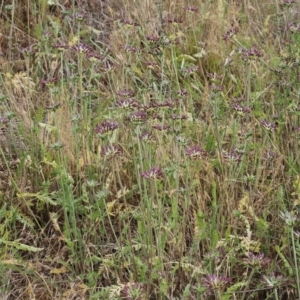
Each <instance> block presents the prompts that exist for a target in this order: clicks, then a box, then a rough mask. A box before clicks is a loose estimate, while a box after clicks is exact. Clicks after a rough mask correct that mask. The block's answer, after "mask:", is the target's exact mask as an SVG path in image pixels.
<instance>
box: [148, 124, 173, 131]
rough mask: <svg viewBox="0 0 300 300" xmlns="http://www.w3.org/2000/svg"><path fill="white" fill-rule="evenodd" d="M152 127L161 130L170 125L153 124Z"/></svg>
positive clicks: (168, 127) (166, 128)
mask: <svg viewBox="0 0 300 300" xmlns="http://www.w3.org/2000/svg"><path fill="white" fill-rule="evenodd" d="M152 128H154V129H156V130H159V131H163V130H168V129H170V126H169V125H153V126H152Z"/></svg>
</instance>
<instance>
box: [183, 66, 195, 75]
mask: <svg viewBox="0 0 300 300" xmlns="http://www.w3.org/2000/svg"><path fill="white" fill-rule="evenodd" d="M197 71H198V67H197V66H189V67H187V68H186V69H185V70H183V72H184V73H186V74H188V75H190V74H194V73H195V72H197Z"/></svg>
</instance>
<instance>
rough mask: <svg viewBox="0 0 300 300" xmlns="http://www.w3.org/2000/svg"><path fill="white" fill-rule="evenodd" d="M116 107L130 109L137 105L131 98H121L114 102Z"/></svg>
mask: <svg viewBox="0 0 300 300" xmlns="http://www.w3.org/2000/svg"><path fill="white" fill-rule="evenodd" d="M116 106H117V107H120V108H123V109H131V108H135V107H137V106H138V103H137V101H136V100H135V99H133V98H121V99H118V100H117V102H116Z"/></svg>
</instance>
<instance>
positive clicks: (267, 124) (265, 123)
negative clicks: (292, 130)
mask: <svg viewBox="0 0 300 300" xmlns="http://www.w3.org/2000/svg"><path fill="white" fill-rule="evenodd" d="M260 124H261V125H262V126H263V127H265V128H266V129H267V130H273V129H276V128H277V124H276V123H272V122H269V121H266V120H261V121H260Z"/></svg>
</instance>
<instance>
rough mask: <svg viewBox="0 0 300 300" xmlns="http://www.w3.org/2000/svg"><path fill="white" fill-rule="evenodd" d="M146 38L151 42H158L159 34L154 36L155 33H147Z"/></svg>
mask: <svg viewBox="0 0 300 300" xmlns="http://www.w3.org/2000/svg"><path fill="white" fill-rule="evenodd" d="M146 39H147V41H149V42H152V43H156V42H159V36H156V35H147V36H146Z"/></svg>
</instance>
